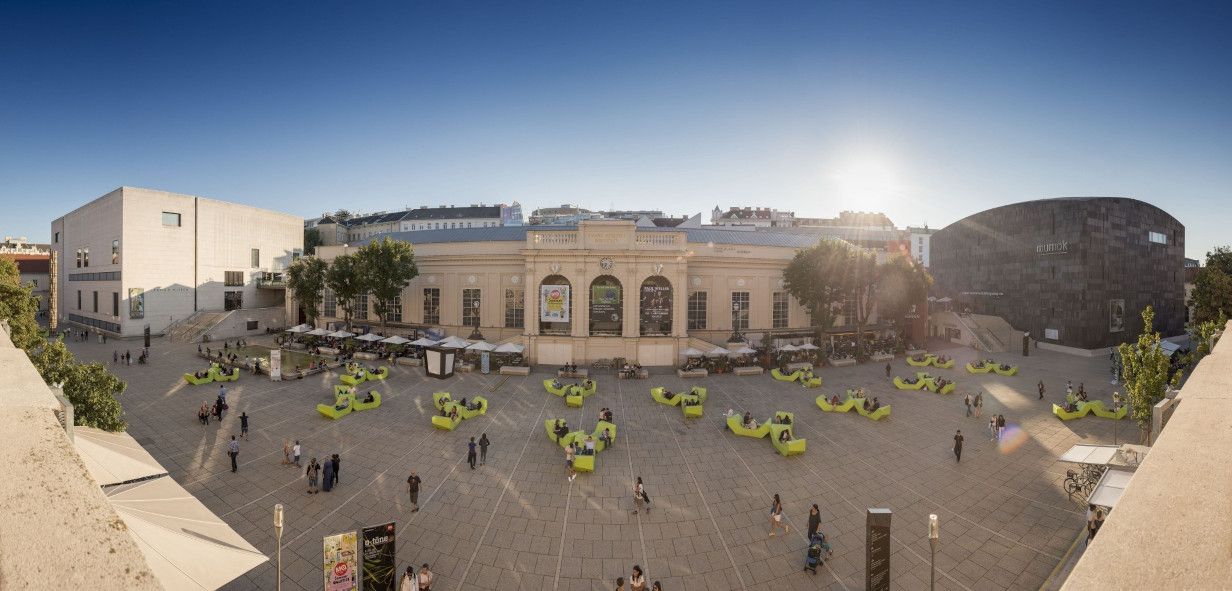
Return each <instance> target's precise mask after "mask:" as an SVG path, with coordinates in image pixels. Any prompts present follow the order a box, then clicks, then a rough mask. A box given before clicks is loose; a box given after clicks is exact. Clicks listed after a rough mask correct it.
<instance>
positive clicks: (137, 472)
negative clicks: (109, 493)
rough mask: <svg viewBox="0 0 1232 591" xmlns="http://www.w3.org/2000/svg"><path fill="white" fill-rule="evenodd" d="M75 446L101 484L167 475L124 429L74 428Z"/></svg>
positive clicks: (83, 461) (106, 484)
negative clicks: (116, 430) (114, 430)
mask: <svg viewBox="0 0 1232 591" xmlns="http://www.w3.org/2000/svg"><path fill="white" fill-rule="evenodd" d="M73 445H74V446H76V447H77V455H79V456H81V460H82V463H84V464H85V465H86V470H88V471H89V472H90V475H91V476H93V477H94V480H95V481H96V482H98V484H99V485H100V486H110V485H113V484H119V483H121V482H130V481H133V480H140V479H143V478H149V477H151V476H165V475H166V474H167V470H166V469H165V468H163V467H162V465H161V464H159V463H158V460H155V459H154V456H152V455H150V452H148V451H146V450H145V448H144V447H141V444H140V443H137V440H136V439H133V436H132V435H129V434H128V433H125V432H123V431H119V432H115V433H112V432H109V431H103V430H102V429H95V428H93V427H74V428H73Z"/></svg>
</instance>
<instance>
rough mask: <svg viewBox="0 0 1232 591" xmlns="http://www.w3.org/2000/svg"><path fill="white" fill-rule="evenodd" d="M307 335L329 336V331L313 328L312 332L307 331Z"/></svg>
mask: <svg viewBox="0 0 1232 591" xmlns="http://www.w3.org/2000/svg"><path fill="white" fill-rule="evenodd" d="M308 334H309V335H311V336H314V337H323V336H325V335H327V334H329V331H328V330H325V329H324V328H315V329H313V330H310V331H308Z"/></svg>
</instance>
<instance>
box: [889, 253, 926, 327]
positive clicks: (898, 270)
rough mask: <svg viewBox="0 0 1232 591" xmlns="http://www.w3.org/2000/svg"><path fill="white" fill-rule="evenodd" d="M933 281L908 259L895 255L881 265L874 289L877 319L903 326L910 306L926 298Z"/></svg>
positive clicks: (922, 269)
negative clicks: (878, 278)
mask: <svg viewBox="0 0 1232 591" xmlns="http://www.w3.org/2000/svg"><path fill="white" fill-rule="evenodd" d="M932 284H933V278H932V276H930V275H929V274H928V271H926V270H925V269H924V267H923V266H921V265H920V264H918V263H916V261H915V260H913V259H912V258H911V257H908V256H904V255H897V256H893V257H891V258H890V260H888V261H886V262H885V264H884V265H882V268H881V273H880V280H879V282H878V288H877V316H878V317H879V318H884V319H886V320H890V321H893V322H895V323H904V318H905V317H906V315H907V311H908V310H910V309H911V305H912V304H915V303H917V302H920V301H922V300H924V298H925V297H927V296H928V288H929V287H930V286H932Z"/></svg>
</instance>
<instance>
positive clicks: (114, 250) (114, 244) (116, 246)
mask: <svg viewBox="0 0 1232 591" xmlns="http://www.w3.org/2000/svg"><path fill="white" fill-rule="evenodd" d="M111 264H113V265H118V264H120V241H119V240H112V241H111Z"/></svg>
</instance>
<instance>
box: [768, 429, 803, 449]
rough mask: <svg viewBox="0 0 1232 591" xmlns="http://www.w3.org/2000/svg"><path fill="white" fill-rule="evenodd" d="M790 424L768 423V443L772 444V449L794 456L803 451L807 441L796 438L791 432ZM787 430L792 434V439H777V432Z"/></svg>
mask: <svg viewBox="0 0 1232 591" xmlns="http://www.w3.org/2000/svg"><path fill="white" fill-rule="evenodd" d="M791 427H792V426H791V425H774V424H771V425H770V443H772V444H774V449H775V450H776V451H778V452H779V453H780V454H782V455H783V456H796V455H800V454H802V453H804V450H805V448H806V447H807V441H805V440H804V439H796V438H795V437H794V435H795V434H794V433H792V430H791ZM783 431H787V432H788V433H791V434H792V435H793V437H792V439H791V440H790V441H788V442H786V443H784V442H782V441H779V434H780V433H782V432H783Z"/></svg>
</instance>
